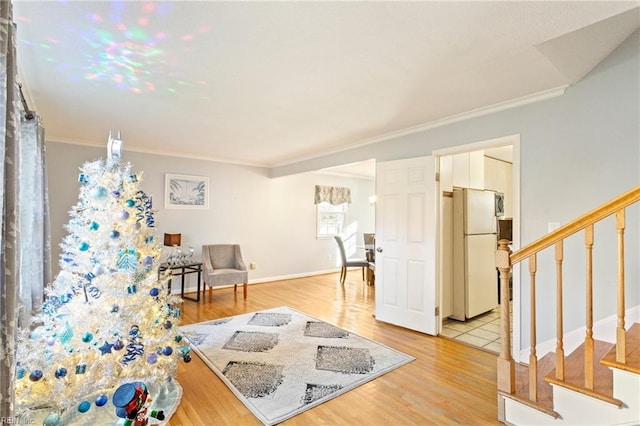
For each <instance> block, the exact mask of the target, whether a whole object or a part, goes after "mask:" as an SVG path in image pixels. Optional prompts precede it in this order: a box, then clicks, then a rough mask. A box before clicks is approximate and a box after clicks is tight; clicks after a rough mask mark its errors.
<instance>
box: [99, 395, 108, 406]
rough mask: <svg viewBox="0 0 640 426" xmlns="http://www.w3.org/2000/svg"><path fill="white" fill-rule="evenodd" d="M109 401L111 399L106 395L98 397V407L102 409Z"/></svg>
mask: <svg viewBox="0 0 640 426" xmlns="http://www.w3.org/2000/svg"><path fill="white" fill-rule="evenodd" d="M108 400H109V398H107V395H105V394H101V395H98V397H97V398H96V405H97V406H98V407H102V406H103V405H104V404H106V403H107V401H108Z"/></svg>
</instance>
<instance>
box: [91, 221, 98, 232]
mask: <svg viewBox="0 0 640 426" xmlns="http://www.w3.org/2000/svg"><path fill="white" fill-rule="evenodd" d="M98 228H100V224H99V223H98V222H91V223H90V224H89V229H91V230H92V231H97V230H98Z"/></svg>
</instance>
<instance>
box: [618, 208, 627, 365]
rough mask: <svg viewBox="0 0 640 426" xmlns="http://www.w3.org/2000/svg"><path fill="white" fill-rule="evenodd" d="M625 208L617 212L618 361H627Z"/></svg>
mask: <svg viewBox="0 0 640 426" xmlns="http://www.w3.org/2000/svg"><path fill="white" fill-rule="evenodd" d="M624 212H625V211H624V209H622V210H619V211H618V212H617V213H616V229H617V231H618V326H617V327H616V361H617V362H619V363H622V364H624V363H626V346H627V344H626V338H627V336H626V333H625V330H624V227H625V213H624Z"/></svg>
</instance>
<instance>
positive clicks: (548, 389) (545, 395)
mask: <svg viewBox="0 0 640 426" xmlns="http://www.w3.org/2000/svg"><path fill="white" fill-rule="evenodd" d="M553 360H554V354H553V353H550V354H546V355H545V356H544V357H542V358H540V359H539V360H538V374H537V378H538V379H537V382H536V385H537V386H536V389H537V395H538V398H537V401H531V400H530V399H529V367H528V366H526V365H522V364H516V365H515V375H516V379H515V382H516V389H515V393H514V394H512V395H505V396H507V397H509V398H512V399H514V400H516V401H519V402H521V403H523V404H526V405H528V406H530V407H533V408H536V409H538V410H540V411H542V412H545V413H547V414H549V415H550V416H553V417H558V413H556V412H555V411H554V410H553V388H552V386H551V385H550V384H549V383H547V382H546V381H545V380H544V376H545V375H546V374H547V373H548V372H549V371H550V370H551V369H553V367H554V365H553Z"/></svg>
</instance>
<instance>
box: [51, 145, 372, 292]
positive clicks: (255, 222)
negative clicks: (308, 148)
mask: <svg viewBox="0 0 640 426" xmlns="http://www.w3.org/2000/svg"><path fill="white" fill-rule="evenodd" d="M105 145H106V144H105ZM126 146H127V140H126V136H125V138H124V148H125V152H124V155H123V159H124V161H128V162H130V163H132V165H133V170H134V171H135V172H137V173H140V172H142V183H141V187H142V189H143V190H144V191H146V192H147V193H148V194H149V195H150V196H152V197H153V206H154V208H155V209H156V210H157V214H156V222H157V229H158V235H159V236H160V237H161V236H162V233H164V232H179V233H181V234H182V245H183V246H185V247H186V246H189V245H191V246H193V247H194V248H195V249H196V257H197V258H200V252H201V246H202V245H203V244H212V243H239V244H240V245H241V246H242V252H243V257H244V259H245V261H246V262H247V265H248V264H249V262H256V264H257V268H256V269H255V270H253V271H250V272H249V280H250V282H257V281H265V280H268V279H273V278H279V277H293V276H300V275H308V274H311V273H315V272H322V271H330V270H334V269H335V268H336V266H337V262H338V261H339V258H338V256H337V253H336V243H335V241H334V240H333V239H324V240H318V239H316V237H315V229H316V216H315V205H314V204H313V195H314V188H315V185H318V184H320V185H335V186H347V187H350V188H351V192H352V198H353V203H352V205H351V206H350V209H349V223H350V224H351V227H352V228H356V229H357V231H358V241H361V240H362V232H363V231H364V232H371V231H373V229H374V226H375V224H374V223H375V222H374V208H373V207H372V206H371V205H370V204H369V202H368V197H369V196H370V195H372V194H373V193H374V191H375V185H374V181H373V180H367V179H350V178H345V177H340V176H333V175H326V174H320V173H301V174H297V175H292V176H286V177H281V178H269V177H268V176H267V171H266V170H265V169H261V168H256V167H245V166H238V165H232V164H224V163H214V162H209V161H198V160H193V159H184V158H173V157H166V156H160V155H151V154H144V153H135V152H127V151H126ZM100 157H102V158H104V157H106V146H105V149H98V148H93V147H87V146H80V145H71V144H63V143H55V142H47V167H48V179H49V199H50V208H51V229H52V232H51V233H52V246H53V249H54V253H53V257H52V258H53V260H54V265H55V266H57V260H58V259H59V250H58V247H57V246H58V244H59V243H60V241H61V240H62V237H63V236H64V235H66V231H65V230H64V229H63V225H64V224H66V223H67V222H68V219H69V218H68V211H69V210H70V209H71V207H72V206H73V205H75V204H76V203H77V201H78V185H79V184H78V168H79V167H80V166H81V165H82V164H83V163H84V162H86V161H92V160H94V159H97V158H100ZM165 173H179V174H190V175H200V176H209V178H210V182H211V192H210V196H211V200H210V208H209V209H208V210H175V209H165V208H164V174H165ZM360 255H361V256H363V255H362V253H360ZM56 272H57V270H55V271H54V273H56ZM189 278H190V279H189V280H188V286H193V285H195V280H194V279H193V277H192V276H190V277H189ZM172 287H173V288H175V283H174V285H173V286H172Z"/></svg>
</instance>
